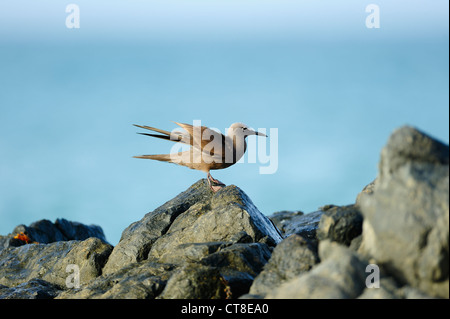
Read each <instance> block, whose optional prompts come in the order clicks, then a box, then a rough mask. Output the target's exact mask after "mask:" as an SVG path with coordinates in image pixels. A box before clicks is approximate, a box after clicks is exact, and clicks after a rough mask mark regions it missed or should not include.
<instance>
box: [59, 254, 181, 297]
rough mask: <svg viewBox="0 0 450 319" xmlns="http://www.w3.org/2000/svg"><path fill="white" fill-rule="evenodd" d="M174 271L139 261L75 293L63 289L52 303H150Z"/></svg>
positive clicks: (163, 266)
mask: <svg viewBox="0 0 450 319" xmlns="http://www.w3.org/2000/svg"><path fill="white" fill-rule="evenodd" d="M174 269H175V267H174V266H173V265H170V264H163V263H154V262H147V261H143V262H140V263H132V264H129V265H127V266H125V267H123V268H122V269H120V270H119V271H117V272H115V273H112V274H108V275H102V276H100V277H97V278H95V279H94V280H93V281H91V282H90V283H89V284H87V285H86V286H84V287H82V288H79V289H67V290H65V291H64V292H63V293H61V294H59V295H58V297H57V298H56V299H154V298H155V297H157V296H158V295H159V294H160V293H161V292H162V291H163V289H164V288H165V286H166V283H167V280H168V279H169V278H170V276H171V275H172V273H173V271H174Z"/></svg>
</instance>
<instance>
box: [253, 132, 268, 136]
mask: <svg viewBox="0 0 450 319" xmlns="http://www.w3.org/2000/svg"><path fill="white" fill-rule="evenodd" d="M254 133H255V135H259V136H265V137H267V135H266V134H264V133H261V132H254Z"/></svg>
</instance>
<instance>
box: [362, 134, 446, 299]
mask: <svg viewBox="0 0 450 319" xmlns="http://www.w3.org/2000/svg"><path fill="white" fill-rule="evenodd" d="M359 206H360V208H361V212H362V214H363V216H364V222H363V235H362V242H361V246H360V248H359V252H360V253H361V254H363V255H365V256H368V257H370V258H373V259H374V260H375V261H376V263H377V264H379V265H380V266H382V267H383V268H385V269H386V272H387V273H388V274H389V275H391V276H392V277H394V278H395V279H396V280H397V281H398V282H399V283H400V284H402V285H409V286H411V287H412V288H416V289H419V290H421V291H422V292H424V293H425V294H428V295H430V296H434V297H443V298H448V297H449V148H448V145H445V144H443V143H441V142H439V141H437V140H435V139H433V138H432V137H430V136H428V135H426V134H424V133H422V132H420V131H418V130H416V129H414V128H412V127H408V126H405V127H402V128H400V129H398V130H396V131H395V132H394V133H393V134H392V135H391V136H390V138H389V141H388V143H387V145H386V146H385V147H384V148H383V150H382V152H381V160H380V163H379V176H378V177H377V181H376V183H375V185H374V187H373V193H372V194H364V196H361V198H360V203H359Z"/></svg>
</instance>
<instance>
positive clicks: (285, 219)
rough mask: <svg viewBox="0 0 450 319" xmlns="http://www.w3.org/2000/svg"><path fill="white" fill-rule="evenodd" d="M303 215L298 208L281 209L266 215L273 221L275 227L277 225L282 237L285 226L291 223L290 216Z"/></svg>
mask: <svg viewBox="0 0 450 319" xmlns="http://www.w3.org/2000/svg"><path fill="white" fill-rule="evenodd" d="M303 215H304V213H303V212H302V211H299V210H296V211H289V210H282V211H279V212H275V213H273V214H272V215H270V216H268V218H269V219H270V220H271V221H272V222H273V223H274V225H275V227H277V228H278V229H279V230H280V231H281V234H282V235H283V237H284V236H285V232H286V230H285V226H286V225H289V224H290V223H291V220H292V218H294V217H296V216H303Z"/></svg>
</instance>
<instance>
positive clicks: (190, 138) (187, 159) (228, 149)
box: [133, 122, 267, 192]
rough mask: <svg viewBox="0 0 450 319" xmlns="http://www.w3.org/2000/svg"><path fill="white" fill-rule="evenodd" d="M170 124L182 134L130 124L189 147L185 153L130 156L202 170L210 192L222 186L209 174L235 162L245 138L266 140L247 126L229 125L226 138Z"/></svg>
mask: <svg viewBox="0 0 450 319" xmlns="http://www.w3.org/2000/svg"><path fill="white" fill-rule="evenodd" d="M174 123H175V124H177V125H178V126H180V127H181V128H182V129H184V130H185V132H179V131H172V132H169V131H165V130H161V129H158V128H154V127H150V126H145V125H137V124H133V125H134V126H137V127H140V128H143V129H146V130H150V131H153V132H157V133H159V134H149V133H139V134H142V135H147V136H152V137H156V138H160V139H164V140H168V141H173V142H179V143H183V144H187V145H191V148H190V149H189V150H187V151H183V152H177V153H171V154H158V155H140V156H133V157H134V158H145V159H152V160H157V161H162V162H170V163H175V164H178V165H182V166H186V167H189V168H191V169H196V170H199V171H203V172H205V173H207V180H208V184H209V186H210V188H211V189H212V190H213V191H214V192H217V191H218V190H219V189H221V188H222V186H225V184H223V183H222V182H220V181H218V180H217V179H214V178H213V177H212V176H211V174H210V172H209V171H210V170H215V169H224V168H227V167H230V166H231V165H233V164H235V163H236V162H237V161H239V159H240V158H241V157H242V156H243V155H244V153H245V150H246V149H247V143H246V142H245V138H246V137H247V136H249V135H260V136H266V137H267V135H265V134H263V133H261V132H256V131H253V130H252V129H250V128H249V127H248V126H247V125H245V124H242V123H234V124H232V125H231V126H230V128H229V129H228V134H227V135H223V134H221V133H219V132H216V131H214V130H212V129H210V128H208V127H206V126H192V125H190V124H184V123H177V122H174Z"/></svg>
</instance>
